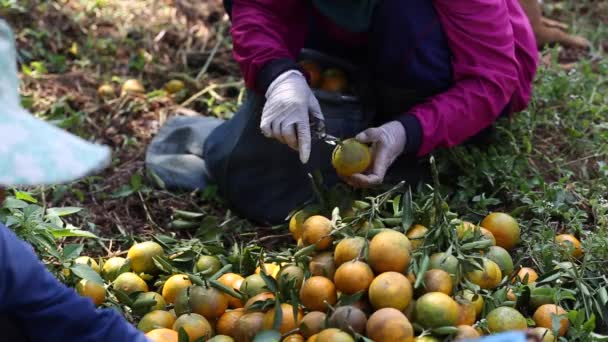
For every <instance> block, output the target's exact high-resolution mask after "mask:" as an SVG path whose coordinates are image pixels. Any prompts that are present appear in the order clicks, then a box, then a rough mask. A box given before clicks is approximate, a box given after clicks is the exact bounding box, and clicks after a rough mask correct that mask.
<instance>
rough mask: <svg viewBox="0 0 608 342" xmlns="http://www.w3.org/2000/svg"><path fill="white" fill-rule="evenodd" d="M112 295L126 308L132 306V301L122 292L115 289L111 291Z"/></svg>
mask: <svg viewBox="0 0 608 342" xmlns="http://www.w3.org/2000/svg"><path fill="white" fill-rule="evenodd" d="M113 292H114V295H115V296H116V299H118V301H119V302H121V303H123V304H124V305H126V306H129V307H131V306H133V300H132V299H131V297H130V296H129V295H128V294H127V293H126V292H124V291H122V290H119V289H117V288H114V289H113Z"/></svg>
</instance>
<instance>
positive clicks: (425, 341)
mask: <svg viewBox="0 0 608 342" xmlns="http://www.w3.org/2000/svg"><path fill="white" fill-rule="evenodd" d="M414 342H439V340H438V339H437V338H436V337H433V336H431V335H424V336H418V337H416V338H415V339H414Z"/></svg>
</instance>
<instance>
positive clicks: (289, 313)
mask: <svg viewBox="0 0 608 342" xmlns="http://www.w3.org/2000/svg"><path fill="white" fill-rule="evenodd" d="M281 312H282V314H283V319H282V320H281V325H280V326H279V328H278V329H279V332H280V333H281V334H285V333H287V332H288V331H292V330H294V329H295V328H297V327H298V325H299V324H300V321H301V320H302V316H303V314H302V309H298V310H297V316H295V317H294V315H293V306H291V305H290V304H286V303H282V304H281ZM274 318H275V308H272V309H270V310H268V312H266V314H264V324H263V326H264V329H272V325H273V323H274Z"/></svg>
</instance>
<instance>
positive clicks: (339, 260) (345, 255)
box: [334, 236, 367, 266]
mask: <svg viewBox="0 0 608 342" xmlns="http://www.w3.org/2000/svg"><path fill="white" fill-rule="evenodd" d="M366 242H367V241H366V240H365V239H364V238H362V237H360V236H356V237H350V238H346V239H343V240H341V241H340V242H338V244H337V245H336V249H335V250H334V262H335V263H336V266H340V265H342V264H343V263H345V262H347V261H350V260H353V259H356V258H358V257H360V256H361V254H362V253H361V251H362V250H363V248H364V247H365V243H366Z"/></svg>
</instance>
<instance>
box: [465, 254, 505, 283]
mask: <svg viewBox="0 0 608 342" xmlns="http://www.w3.org/2000/svg"><path fill="white" fill-rule="evenodd" d="M482 266H483V270H479V269H473V270H471V271H469V272H467V274H466V276H467V279H469V281H470V282H472V283H473V284H476V285H479V287H481V288H482V289H495V288H496V287H498V285H499V284H500V282H501V281H502V272H501V271H500V267H498V265H497V264H496V263H495V262H494V261H492V260H490V259H486V258H484V259H483V262H482Z"/></svg>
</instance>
